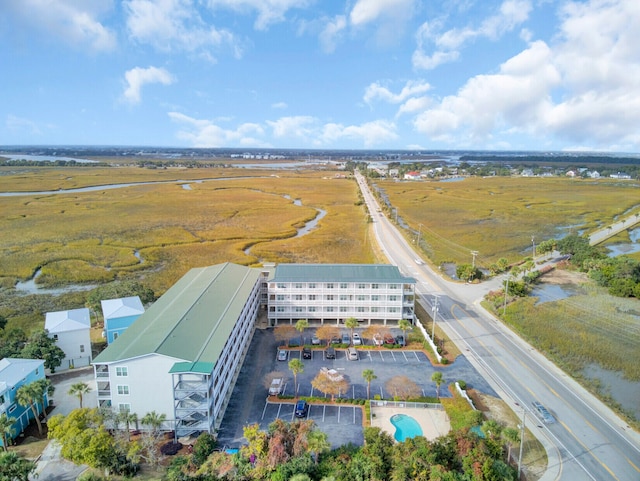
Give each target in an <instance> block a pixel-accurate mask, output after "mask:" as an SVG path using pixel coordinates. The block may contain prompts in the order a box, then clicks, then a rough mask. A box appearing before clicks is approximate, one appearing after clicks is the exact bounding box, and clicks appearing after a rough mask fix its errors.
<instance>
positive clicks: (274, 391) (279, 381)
mask: <svg viewBox="0 0 640 481" xmlns="http://www.w3.org/2000/svg"><path fill="white" fill-rule="evenodd" d="M283 385H284V379H283V378H281V377H277V378H275V379H274V380H273V381H271V386H270V387H269V395H270V396H277V395H278V394H280V393H281V392H282V386H283Z"/></svg>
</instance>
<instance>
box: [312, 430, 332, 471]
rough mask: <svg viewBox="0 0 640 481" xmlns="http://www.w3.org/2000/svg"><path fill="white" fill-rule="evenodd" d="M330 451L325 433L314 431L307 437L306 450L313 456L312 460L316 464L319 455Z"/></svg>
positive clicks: (329, 444)
mask: <svg viewBox="0 0 640 481" xmlns="http://www.w3.org/2000/svg"><path fill="white" fill-rule="evenodd" d="M330 449H331V443H329V440H328V436H327V433H325V432H323V431H320V430H319V429H314V430H313V431H311V432H310V433H309V434H308V435H307V450H308V451H309V453H311V454H312V455H313V460H314V461H315V463H316V464H318V457H320V454H322V453H324V452H325V451H329V450H330Z"/></svg>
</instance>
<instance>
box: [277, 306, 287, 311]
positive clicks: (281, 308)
mask: <svg viewBox="0 0 640 481" xmlns="http://www.w3.org/2000/svg"><path fill="white" fill-rule="evenodd" d="M284 308H285V306H278V308H277V310H276V312H285V309H284Z"/></svg>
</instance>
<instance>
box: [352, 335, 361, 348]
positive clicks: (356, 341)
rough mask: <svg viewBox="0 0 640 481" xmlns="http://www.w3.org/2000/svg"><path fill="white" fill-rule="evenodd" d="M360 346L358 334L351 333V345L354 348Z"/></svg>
mask: <svg viewBox="0 0 640 481" xmlns="http://www.w3.org/2000/svg"><path fill="white" fill-rule="evenodd" d="M361 344H362V338H361V337H360V334H358V333H357V332H354V333H353V345H354V346H360V345H361Z"/></svg>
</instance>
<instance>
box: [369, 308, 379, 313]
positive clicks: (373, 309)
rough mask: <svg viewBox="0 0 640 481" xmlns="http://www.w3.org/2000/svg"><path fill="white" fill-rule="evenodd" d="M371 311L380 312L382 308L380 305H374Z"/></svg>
mask: <svg viewBox="0 0 640 481" xmlns="http://www.w3.org/2000/svg"><path fill="white" fill-rule="evenodd" d="M371 312H380V308H379V307H372V308H371Z"/></svg>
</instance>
